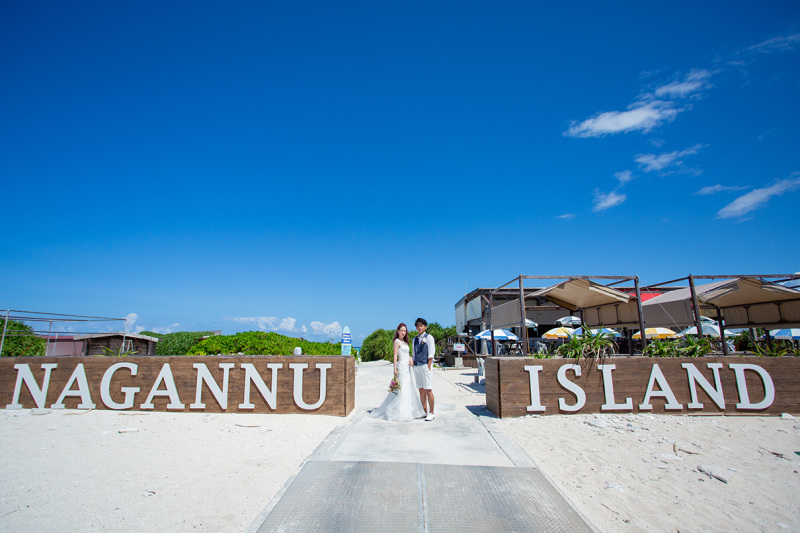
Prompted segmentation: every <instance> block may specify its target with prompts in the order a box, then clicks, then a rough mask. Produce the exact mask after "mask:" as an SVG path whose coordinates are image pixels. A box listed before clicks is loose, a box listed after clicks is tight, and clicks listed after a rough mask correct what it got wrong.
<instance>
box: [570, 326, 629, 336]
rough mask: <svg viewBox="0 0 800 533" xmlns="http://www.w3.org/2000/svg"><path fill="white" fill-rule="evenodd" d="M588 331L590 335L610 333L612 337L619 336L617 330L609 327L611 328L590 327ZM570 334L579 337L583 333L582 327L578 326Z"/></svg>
mask: <svg viewBox="0 0 800 533" xmlns="http://www.w3.org/2000/svg"><path fill="white" fill-rule="evenodd" d="M589 331H591V332H592V335H597V334H598V333H603V334H605V335H611V336H612V337H619V336H620V335H619V332H618V331H617V330H615V329H611V328H600V329H590V330H589ZM572 334H573V335H574V336H576V337H580V336H581V335H583V328H582V327H580V328H578V329H576V330H575V331H574V332H573V333H572Z"/></svg>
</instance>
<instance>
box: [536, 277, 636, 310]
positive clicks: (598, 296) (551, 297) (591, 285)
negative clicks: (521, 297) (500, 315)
mask: <svg viewBox="0 0 800 533" xmlns="http://www.w3.org/2000/svg"><path fill="white" fill-rule="evenodd" d="M536 297H539V298H544V299H546V300H548V301H550V302H553V303H554V304H556V305H560V306H561V307H565V308H567V309H569V310H570V311H576V310H578V309H587V308H590V307H600V306H602V305H609V304H618V303H628V302H629V301H630V300H631V299H634V298H635V297H633V296H631V295H629V294H626V293H624V292H622V291H618V290H616V289H612V288H611V287H607V286H605V285H601V284H599V283H595V282H593V281H590V280H588V279H572V280H569V281H564V282H561V283H557V284H555V285H551V286H550V287H546V288H544V289H540V290H538V291H535V292H530V293H527V294H526V295H525V298H526V299H528V298H536Z"/></svg>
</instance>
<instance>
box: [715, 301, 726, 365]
mask: <svg viewBox="0 0 800 533" xmlns="http://www.w3.org/2000/svg"><path fill="white" fill-rule="evenodd" d="M716 309H717V324H719V340H720V341H721V342H722V355H728V345H727V344H725V326H724V324H723V323H722V311H721V310H720V308H719V307H717V308H716Z"/></svg>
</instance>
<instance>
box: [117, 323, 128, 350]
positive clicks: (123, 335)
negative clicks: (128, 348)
mask: <svg viewBox="0 0 800 533" xmlns="http://www.w3.org/2000/svg"><path fill="white" fill-rule="evenodd" d="M127 336H128V319H127V318H126V319H125V331H123V332H122V346H120V347H119V353H117V355H122V354H123V353H124V352H125V337H127Z"/></svg>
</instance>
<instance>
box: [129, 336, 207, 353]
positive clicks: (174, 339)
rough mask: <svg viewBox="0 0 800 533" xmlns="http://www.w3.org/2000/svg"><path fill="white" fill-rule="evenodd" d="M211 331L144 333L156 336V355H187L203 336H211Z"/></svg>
mask: <svg viewBox="0 0 800 533" xmlns="http://www.w3.org/2000/svg"><path fill="white" fill-rule="evenodd" d="M212 334H213V333H212V332H211V331H179V332H177V333H153V332H152V331H142V335H147V336H149V337H155V338H157V339H158V343H156V355H187V354H188V353H189V350H191V349H192V346H194V345H195V344H196V343H197V342H198V341H199V340H200V339H201V338H202V337H206V336H210V335H212Z"/></svg>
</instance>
